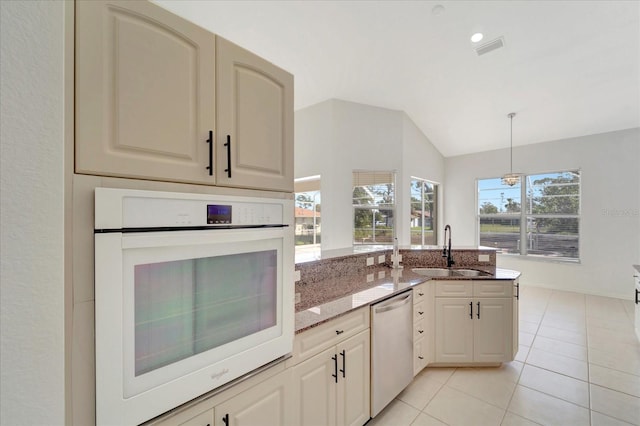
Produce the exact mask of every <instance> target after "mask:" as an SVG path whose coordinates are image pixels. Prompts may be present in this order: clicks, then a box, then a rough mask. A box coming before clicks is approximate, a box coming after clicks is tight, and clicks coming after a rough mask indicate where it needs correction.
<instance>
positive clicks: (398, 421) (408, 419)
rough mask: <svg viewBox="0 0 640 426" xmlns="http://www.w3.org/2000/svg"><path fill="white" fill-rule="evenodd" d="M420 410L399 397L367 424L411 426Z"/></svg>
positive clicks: (372, 425)
mask: <svg viewBox="0 0 640 426" xmlns="http://www.w3.org/2000/svg"><path fill="white" fill-rule="evenodd" d="M418 414H420V411H419V410H417V409H415V408H413V407H412V406H410V405H409V404H406V403H404V402H402V401H400V400H399V399H394V400H393V401H391V403H390V404H389V405H387V406H386V407H385V409H384V410H382V411H381V412H380V413H379V414H378V415H377V416H375V417H374V418H373V419H371V420H370V421H369V423H367V426H409V425H411V423H412V422H413V421H414V420H415V419H416V417H418Z"/></svg>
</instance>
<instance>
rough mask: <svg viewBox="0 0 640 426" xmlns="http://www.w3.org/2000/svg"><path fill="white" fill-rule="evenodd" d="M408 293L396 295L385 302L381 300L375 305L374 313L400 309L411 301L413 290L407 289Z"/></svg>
mask: <svg viewBox="0 0 640 426" xmlns="http://www.w3.org/2000/svg"><path fill="white" fill-rule="evenodd" d="M406 293H407V294H402V295H400V296H396V297H394V298H392V299H388V300H385V301H384V302H380V303H379V304H377V305H374V308H373V309H374V313H376V314H381V313H383V312H389V311H393V310H395V309H398V308H400V307H402V306H404V305H406V304H407V303H409V302H410V301H411V292H410V291H407V292H406Z"/></svg>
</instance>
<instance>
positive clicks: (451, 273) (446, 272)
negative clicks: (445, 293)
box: [412, 268, 491, 278]
mask: <svg viewBox="0 0 640 426" xmlns="http://www.w3.org/2000/svg"><path fill="white" fill-rule="evenodd" d="M412 271H413V272H415V273H416V274H419V275H424V276H425V277H431V278H439V277H489V276H491V274H490V273H488V272H484V271H478V270H475V269H447V268H413V269H412Z"/></svg>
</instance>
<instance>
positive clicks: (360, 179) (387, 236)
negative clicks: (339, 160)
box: [353, 170, 395, 244]
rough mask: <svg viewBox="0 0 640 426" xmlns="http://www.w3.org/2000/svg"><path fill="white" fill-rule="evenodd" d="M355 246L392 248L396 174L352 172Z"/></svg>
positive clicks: (368, 171)
mask: <svg viewBox="0 0 640 426" xmlns="http://www.w3.org/2000/svg"><path fill="white" fill-rule="evenodd" d="M353 210H354V214H353V217H354V219H353V220H354V229H353V242H354V244H392V243H393V238H394V237H395V227H394V217H395V172H393V171H370V170H355V171H354V172H353Z"/></svg>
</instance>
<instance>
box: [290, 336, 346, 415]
mask: <svg viewBox="0 0 640 426" xmlns="http://www.w3.org/2000/svg"><path fill="white" fill-rule="evenodd" d="M334 355H337V354H336V348H335V347H332V348H329V349H327V350H325V351H324V352H322V353H320V354H318V355H316V356H314V357H313V358H310V359H308V360H306V361H304V362H302V363H300V364H298V365H296V366H295V367H293V368H292V370H293V383H294V385H293V398H292V402H293V410H294V419H293V420H294V421H293V423H294V424H295V425H298V426H306V425H309V426H311V425H317V426H324V425H326V426H332V425H335V424H336V395H337V390H336V388H337V386H336V382H335V378H334V377H333V376H332V375H333V374H334V373H335V364H334V361H333V359H332V357H333V356H334Z"/></svg>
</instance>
